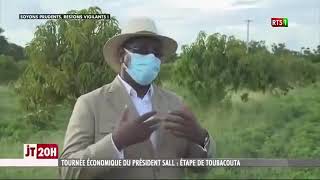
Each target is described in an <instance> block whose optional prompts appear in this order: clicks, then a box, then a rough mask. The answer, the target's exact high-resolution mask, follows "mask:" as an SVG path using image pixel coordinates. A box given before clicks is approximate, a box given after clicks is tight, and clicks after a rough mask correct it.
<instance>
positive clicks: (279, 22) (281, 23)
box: [271, 18, 288, 27]
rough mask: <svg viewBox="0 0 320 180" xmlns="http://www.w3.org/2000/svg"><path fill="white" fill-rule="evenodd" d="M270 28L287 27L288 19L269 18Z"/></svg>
mask: <svg viewBox="0 0 320 180" xmlns="http://www.w3.org/2000/svg"><path fill="white" fill-rule="evenodd" d="M271 26H272V27H288V18H271Z"/></svg>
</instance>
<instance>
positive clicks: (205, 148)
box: [197, 139, 210, 152]
mask: <svg viewBox="0 0 320 180" xmlns="http://www.w3.org/2000/svg"><path fill="white" fill-rule="evenodd" d="M209 144H210V139H209V141H207V142H206V144H205V145H204V147H202V146H201V145H199V144H197V145H198V146H199V147H201V149H202V150H203V151H205V152H208V146H209Z"/></svg>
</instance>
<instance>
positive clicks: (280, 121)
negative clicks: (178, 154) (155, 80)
mask: <svg viewBox="0 0 320 180" xmlns="http://www.w3.org/2000/svg"><path fill="white" fill-rule="evenodd" d="M163 86H165V87H166V88H168V89H171V90H174V91H175V92H177V94H179V95H180V96H182V97H183V98H184V99H185V102H186V104H188V105H189V106H190V107H191V109H192V110H193V111H194V112H195V114H196V115H197V116H198V118H199V120H200V121H201V123H202V124H203V126H204V127H207V129H208V131H209V132H210V134H212V135H213V137H214V139H215V141H216V143H217V154H216V157H219V158H245V157H250V158H319V157H320V136H319V134H320V111H319V110H320V94H319V92H320V86H319V85H312V86H309V87H306V88H299V89H294V90H292V91H291V92H290V93H289V94H288V95H286V96H279V97H276V96H272V95H267V94H266V95H263V94H249V101H248V102H242V101H241V100H239V99H240V98H239V95H238V94H235V95H234V96H233V98H231V100H230V101H226V102H224V103H222V104H220V105H217V104H212V105H208V106H206V107H203V106H201V105H200V104H198V103H197V101H196V97H194V96H192V94H190V93H189V92H188V91H186V90H185V89H181V88H179V87H177V86H174V85H172V84H168V83H164V84H163ZM0 101H1V102H0V113H1V117H0V124H1V126H0V127H1V128H2V129H4V128H5V127H7V126H6V125H8V124H11V123H17V121H19V116H20V114H21V110H20V109H19V106H18V101H17V97H16V95H15V94H14V93H13V92H11V90H10V89H9V88H7V87H4V86H0ZM57 108H58V111H57V115H56V116H55V118H54V121H55V123H57V125H58V130H48V131H38V132H33V131H32V130H30V132H28V133H29V135H28V136H27V137H25V138H23V139H22V140H21V139H17V138H16V139H15V138H12V137H7V136H4V135H8V133H7V134H3V135H2V136H1V138H0V143H1V145H2V146H1V148H0V157H1V158H21V157H22V145H23V144H24V143H57V144H59V147H62V143H63V138H64V132H65V129H66V125H67V123H68V119H69V116H70V113H71V110H72V107H70V106H66V105H62V106H59V107H57ZM9 130H10V131H15V132H17V131H24V129H9ZM0 134H1V132H0ZM9 134H10V133H9ZM60 149H61V148H60ZM192 177H193V178H200V177H201V178H242V179H250V178H275V179H279V178H310V179H311V178H319V177H320V169H319V168H275V167H273V168H213V169H212V170H211V171H210V172H209V173H208V174H207V175H197V174H189V176H188V178H192ZM0 178H31V179H43V178H46V179H48V178H57V169H56V168H0Z"/></svg>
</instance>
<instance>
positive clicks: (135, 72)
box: [59, 17, 215, 179]
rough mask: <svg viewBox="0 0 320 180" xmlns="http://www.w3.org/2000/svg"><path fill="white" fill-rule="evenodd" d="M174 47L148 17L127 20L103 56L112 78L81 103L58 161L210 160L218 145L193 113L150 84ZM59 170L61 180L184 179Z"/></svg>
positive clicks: (141, 171)
mask: <svg viewBox="0 0 320 180" xmlns="http://www.w3.org/2000/svg"><path fill="white" fill-rule="evenodd" d="M176 49H177V42H176V41H175V40H173V39H172V38H169V37H166V36H162V35H160V34H158V32H157V28H156V25H155V23H154V22H153V21H152V20H151V19H149V18H145V17H140V18H134V19H131V20H130V21H129V22H128V24H127V25H126V26H125V27H124V28H123V29H122V33H121V34H119V35H116V36H114V37H112V38H111V39H109V40H108V41H107V42H106V44H105V46H104V48H103V54H104V58H105V60H106V62H107V63H108V65H109V66H111V68H112V69H113V70H114V71H115V72H116V73H117V76H116V77H115V79H114V80H113V81H112V82H111V83H110V84H107V85H104V86H102V87H100V88H98V89H96V90H94V91H92V92H89V93H87V94H84V95H82V96H80V97H79V98H78V100H77V102H76V104H75V106H74V110H73V113H72V115H71V118H70V121H69V124H68V128H67V131H66V135H65V142H64V148H63V152H62V154H61V157H60V158H62V159H88V158H89V159H121V158H122V159H140V158H142V159H180V158H210V157H213V155H214V154H215V142H214V140H213V138H212V136H210V134H209V133H208V131H207V130H206V129H205V128H203V127H201V126H200V124H199V121H198V119H197V118H196V116H195V115H194V114H193V113H192V112H191V111H190V109H189V108H187V107H186V106H185V105H184V104H183V102H182V100H181V99H180V98H179V97H178V96H176V95H175V94H174V93H172V92H169V91H167V90H163V89H161V88H160V87H157V86H156V85H155V84H153V83H152V82H153V81H154V80H155V79H156V77H157V75H158V74H159V71H160V65H161V64H162V63H164V62H165V60H166V58H167V57H168V56H170V55H172V54H174V53H175V52H176ZM202 169H203V168H202ZM197 170H199V168H198V169H197ZM59 173H60V176H61V178H64V179H69V178H72V179H75V178H78V179H83V178H90V179H101V178H102V179H109V178H111V179H115V178H116V179H118V178H120V179H127V178H135V179H159V178H161V179H168V178H183V177H184V168H174V167H123V168H107V167H97V168H92V167H61V168H60V169H59Z"/></svg>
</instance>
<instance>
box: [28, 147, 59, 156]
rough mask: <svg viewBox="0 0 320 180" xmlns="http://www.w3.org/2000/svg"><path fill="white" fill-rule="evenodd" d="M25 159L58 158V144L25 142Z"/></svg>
mask: <svg viewBox="0 0 320 180" xmlns="http://www.w3.org/2000/svg"><path fill="white" fill-rule="evenodd" d="M23 151H24V153H23V157H24V159H58V155H59V152H58V145H57V144H24V145H23Z"/></svg>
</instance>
